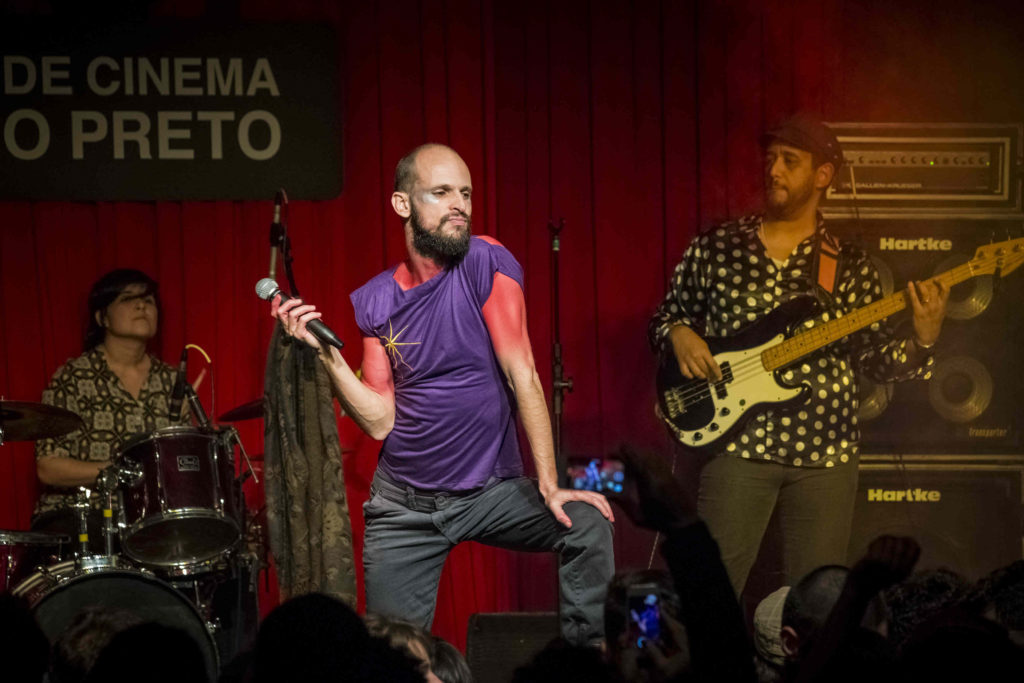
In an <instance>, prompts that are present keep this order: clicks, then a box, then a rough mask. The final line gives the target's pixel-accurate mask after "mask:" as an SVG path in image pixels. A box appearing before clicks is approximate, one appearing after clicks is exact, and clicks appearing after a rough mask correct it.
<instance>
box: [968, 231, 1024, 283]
mask: <svg viewBox="0 0 1024 683" xmlns="http://www.w3.org/2000/svg"><path fill="white" fill-rule="evenodd" d="M1021 263H1024V237H1018V238H1017V239H1015V240H1005V241H1003V242H996V243H994V244H986V245H985V246H982V247H978V250H977V251H976V252H974V258H972V259H971V260H970V261H968V262H967V265H968V266H970V269H971V275H998V276H1000V277H1002V276H1004V275H1006V274H1007V273H1010V272H1013V271H1014V270H1016V269H1017V266H1019V265H1020V264H1021Z"/></svg>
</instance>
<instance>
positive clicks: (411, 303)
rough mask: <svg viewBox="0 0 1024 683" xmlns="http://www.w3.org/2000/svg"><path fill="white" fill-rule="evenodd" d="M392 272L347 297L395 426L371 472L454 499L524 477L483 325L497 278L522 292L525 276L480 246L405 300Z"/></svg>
mask: <svg viewBox="0 0 1024 683" xmlns="http://www.w3.org/2000/svg"><path fill="white" fill-rule="evenodd" d="M396 268H397V266H395V267H394V268H390V269H389V270H386V271H384V272H383V273H381V274H380V275H378V276H376V277H375V278H373V279H372V280H370V281H369V282H367V283H366V284H365V285H363V286H362V287H360V288H359V289H357V290H356V291H355V292H353V293H352V306H353V308H354V309H355V315H356V324H358V325H359V329H360V330H361V331H362V333H363V335H364V336H367V337H376V338H378V339H380V341H381V344H383V345H384V348H385V352H386V353H387V355H388V359H389V360H390V361H391V373H392V375H393V376H394V382H395V426H394V428H393V429H392V430H391V433H390V434H388V436H387V438H386V439H385V440H384V445H383V447H382V448H381V452H380V463H379V465H378V466H379V467H380V468H381V470H382V471H383V473H384V474H385V475H386V476H387V477H389V478H390V479H392V480H393V481H395V482H398V483H402V484H407V485H409V486H414V487H416V488H420V489H427V490H445V491H461V490H466V489H471V488H476V487H478V486H482V485H483V484H484V483H486V482H487V480H488V479H489V478H491V477H501V478H505V477H514V476H518V475H521V474H522V473H523V463H522V458H521V457H520V455H519V442H518V439H517V437H516V428H515V416H514V410H513V406H514V405H515V399H514V398H513V396H512V392H511V390H510V389H509V387H508V384H507V382H506V381H505V374H504V373H503V372H502V370H501V368H500V366H499V365H498V360H497V358H496V357H495V355H494V348H493V347H492V345H491V337H490V334H489V333H488V331H487V325H486V323H485V322H484V316H483V311H482V309H483V306H484V303H486V302H487V298H488V297H489V296H490V294H491V286H492V284H493V282H494V274H495V273H496V272H500V273H503V274H504V275H507V276H508V277H510V278H512V279H513V280H515V281H516V282H518V283H519V286H520V287H522V286H523V269H522V267H521V266H520V265H519V263H518V262H517V261H516V259H515V257H513V256H512V254H511V253H509V251H508V250H507V249H505V248H504V247H502V246H499V245H495V244H491V243H490V242H487V241H486V240H482V239H480V238H479V237H473V238H471V239H470V243H469V252H468V253H467V254H466V257H465V258H464V259H463V261H462V263H460V264H459V265H458V266H456V267H455V268H452V269H450V270H444V271H442V272H440V273H438V274H437V275H435V276H434V277H433V278H431V279H430V280H428V281H426V282H424V283H422V284H420V285H417V286H416V287H413V288H412V289H409V290H405V291H403V290H402V288H401V287H400V286H399V285H398V283H397V282H395V279H394V274H395V269H396Z"/></svg>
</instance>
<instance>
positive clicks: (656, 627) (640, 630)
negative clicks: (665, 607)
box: [626, 583, 661, 648]
mask: <svg viewBox="0 0 1024 683" xmlns="http://www.w3.org/2000/svg"><path fill="white" fill-rule="evenodd" d="M660 596H661V593H660V591H659V590H658V585H657V584H654V583H641V584H637V585H635V586H630V587H629V589H628V590H627V591H626V614H627V620H628V622H629V637H630V642H631V643H633V644H634V645H635V646H636V647H639V648H642V647H643V646H644V644H645V643H648V642H653V643H657V644H660V643H661V597H660Z"/></svg>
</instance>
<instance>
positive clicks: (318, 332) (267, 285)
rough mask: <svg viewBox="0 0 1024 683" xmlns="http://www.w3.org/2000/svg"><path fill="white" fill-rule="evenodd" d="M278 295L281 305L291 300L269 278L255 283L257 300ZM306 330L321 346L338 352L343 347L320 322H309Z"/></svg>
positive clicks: (336, 337)
mask: <svg viewBox="0 0 1024 683" xmlns="http://www.w3.org/2000/svg"><path fill="white" fill-rule="evenodd" d="M278 295H280V296H281V303H284V302H285V301H288V300H289V299H291V298H292V297H290V296H288V295H287V294H285V293H284V292H282V291H281V288H280V287H278V286H277V283H276V282H274V281H273V280H271V279H270V278H269V277H265V278H263V279H262V280H260V281H259V282H257V283H256V296H258V297H259V298H261V299H265V300H267V301H270V300H272V299H273V298H274V297H275V296H278ZM306 329H307V330H309V331H310V332H312V333H313V336H314V337H316V338H317V339H319V340H320V343H321V344H326V345H328V346H333V347H335V348H336V349H338V350H339V351H340V350H341V349H343V348H344V347H345V343H344V342H343V341H341V340H340V339H338V335H336V334H334V332H333V331H332V330H331V328H329V327H327V325H324V323H323V321H322V320H310V321H309V322H308V323H306Z"/></svg>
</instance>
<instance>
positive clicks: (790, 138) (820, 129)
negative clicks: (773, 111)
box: [761, 114, 843, 173]
mask: <svg viewBox="0 0 1024 683" xmlns="http://www.w3.org/2000/svg"><path fill="white" fill-rule="evenodd" d="M774 140H778V141H779V142H784V143H786V144H788V145H793V146H794V147H798V148H800V149H802V150H805V151H807V152H811V153H812V154H816V155H817V156H818V157H820V158H821V159H822V160H823V161H827V162H829V163H831V164H832V166H833V167H834V168H835V170H836V173H838V172H839V168H840V167H841V166H842V165H843V150H842V148H841V147H840V146H839V140H837V139H836V135H835V133H833V132H832V129H831V128H829V127H828V126H826V125H825V124H824V123H822V122H821V121H818V120H816V119H813V118H811V117H809V116H805V115H802V114H797V115H796V116H793V117H790V118H788V119H786V120H785V121H783V122H782V123H781V124H780V125H779V126H778V127H777V128H774V129H773V130H770V131H768V132H767V133H765V134H764V135H762V136H761V146H762V147H768V145H770V144H771V143H772V142H773V141H774Z"/></svg>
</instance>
